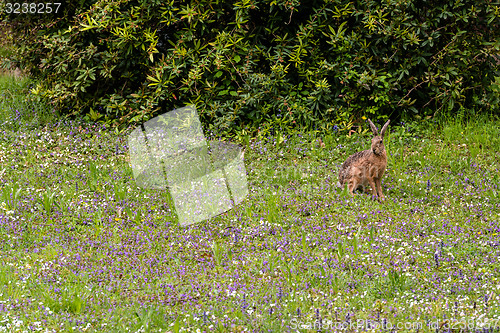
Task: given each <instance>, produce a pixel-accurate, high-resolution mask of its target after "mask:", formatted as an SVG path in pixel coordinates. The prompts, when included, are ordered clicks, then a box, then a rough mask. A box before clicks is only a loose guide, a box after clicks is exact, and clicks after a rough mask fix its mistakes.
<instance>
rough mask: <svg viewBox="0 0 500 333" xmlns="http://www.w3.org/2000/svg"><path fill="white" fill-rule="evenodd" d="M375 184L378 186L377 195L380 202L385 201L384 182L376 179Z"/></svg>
mask: <svg viewBox="0 0 500 333" xmlns="http://www.w3.org/2000/svg"><path fill="white" fill-rule="evenodd" d="M375 183H376V186H377V195H378V197H379V200H385V197H384V193H382V180H381V179H380V178H377V179H375Z"/></svg>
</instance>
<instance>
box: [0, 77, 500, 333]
mask: <svg viewBox="0 0 500 333" xmlns="http://www.w3.org/2000/svg"><path fill="white" fill-rule="evenodd" d="M28 86H29V81H26V80H25V81H22V80H14V79H11V78H8V77H1V78H0V94H1V99H0V332H31V331H34V332H36V331H40V332H210V331H216V332H319V331H322V332H328V331H335V330H336V331H346V332H358V331H374V332H386V331H387V332H389V331H398V332H406V331H408V332H417V331H418V332H446V331H449V332H459V331H462V332H473V331H481V332H493V331H499V330H500V263H499V260H500V258H499V254H500V222H499V220H500V188H499V185H500V121H499V120H498V119H496V118H493V117H486V116H484V117H476V118H470V119H464V118H463V117H460V116H457V117H453V118H449V119H444V120H440V121H434V120H428V121H427V122H423V123H393V124H391V126H390V127H389V129H388V132H387V134H386V140H385V145H386V150H387V151H388V155H389V161H388V169H387V171H386V175H385V177H384V179H383V181H382V185H383V191H384V194H385V195H386V200H385V201H384V202H382V203H379V202H377V201H373V200H371V198H370V197H369V196H368V195H363V194H360V195H356V196H354V197H350V196H349V195H348V194H347V193H346V192H345V191H342V190H340V189H337V188H336V187H335V184H336V182H337V170H338V167H339V166H340V164H341V163H342V162H343V161H344V160H345V159H346V158H347V157H348V156H349V155H350V154H352V153H354V152H356V151H359V150H364V149H368V147H369V143H370V135H369V133H368V126H365V128H364V133H361V134H353V135H351V136H347V135H346V134H343V133H337V132H335V133H329V134H328V135H320V134H317V133H316V134H315V133H302V134H300V133H299V134H296V135H285V134H283V133H280V132H279V131H278V130H277V131H275V132H274V133H273V135H269V136H267V137H264V136H262V137H257V138H253V139H251V140H249V141H248V143H247V147H246V153H245V164H246V170H247V174H248V181H249V184H248V186H249V190H250V193H249V196H248V197H247V198H246V199H245V200H244V201H243V203H241V204H240V205H239V206H237V207H236V208H235V209H233V210H231V211H229V212H226V213H224V214H222V215H220V216H217V217H215V218H213V219H211V220H209V221H205V222H202V223H199V224H195V225H191V226H189V227H187V228H182V227H179V226H178V224H177V222H176V217H175V212H174V211H173V209H172V206H171V204H169V203H170V199H169V197H168V193H165V191H159V190H144V189H140V188H138V187H137V186H136V185H135V182H134V179H133V177H132V171H131V168H130V166H129V164H128V161H127V159H128V155H127V154H128V153H127V135H128V133H130V129H128V130H125V131H123V132H118V131H116V130H114V129H109V128H106V126H104V125H103V124H89V123H84V122H79V121H58V120H57V118H56V115H55V114H54V113H53V112H52V111H51V109H50V107H47V106H43V105H41V104H37V103H34V102H29V98H28V99H27V98H26V95H27V93H26V90H25V89H26V87H28ZM378 126H380V124H378Z"/></svg>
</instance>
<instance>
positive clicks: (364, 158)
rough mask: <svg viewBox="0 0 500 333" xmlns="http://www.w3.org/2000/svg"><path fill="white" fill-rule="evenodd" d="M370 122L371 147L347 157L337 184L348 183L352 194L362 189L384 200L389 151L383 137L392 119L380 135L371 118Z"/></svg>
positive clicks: (341, 185)
mask: <svg viewBox="0 0 500 333" xmlns="http://www.w3.org/2000/svg"><path fill="white" fill-rule="evenodd" d="M368 123H369V124H370V128H371V130H372V132H373V135H374V136H373V138H372V146H371V149H370V150H364V151H360V152H357V153H355V154H353V155H351V156H349V157H348V158H347V160H346V161H345V162H344V163H343V164H342V166H341V167H340V170H339V182H338V183H337V186H339V187H344V185H345V184H347V187H348V189H349V193H350V194H351V195H354V191H355V190H357V189H361V190H363V191H367V192H369V193H371V194H372V195H373V194H375V195H376V196H377V197H378V199H379V200H383V199H384V198H385V197H384V194H383V193H382V184H381V180H382V177H383V176H384V172H385V169H386V168H387V153H386V151H385V147H384V140H383V139H384V134H385V131H386V130H387V126H389V123H390V120H388V121H387V122H386V123H385V124H384V126H383V127H382V130H381V131H380V135H379V133H378V131H377V128H376V127H375V125H374V124H373V123H372V122H371V120H370V119H368ZM368 185H369V186H370V188H368Z"/></svg>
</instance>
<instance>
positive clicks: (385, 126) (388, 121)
mask: <svg viewBox="0 0 500 333" xmlns="http://www.w3.org/2000/svg"><path fill="white" fill-rule="evenodd" d="M390 122H391V120H390V119H389V120H387V122H386V123H385V124H384V126H382V129H381V130H380V136H381V137H384V133H385V130H386V129H387V127H388V126H389V123H390Z"/></svg>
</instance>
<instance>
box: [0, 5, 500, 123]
mask: <svg viewBox="0 0 500 333" xmlns="http://www.w3.org/2000/svg"><path fill="white" fill-rule="evenodd" d="M64 6H65V7H64V8H62V10H61V13H60V14H58V15H54V16H51V15H22V14H20V15H13V14H11V15H8V14H5V11H4V20H9V22H10V25H11V27H12V29H13V32H14V34H15V35H16V38H14V41H15V42H17V43H18V47H19V50H20V52H19V57H18V61H19V62H20V64H22V66H24V67H25V68H26V69H28V70H29V71H30V72H31V74H32V75H34V76H36V77H38V78H40V79H41V81H40V84H39V85H38V86H37V87H36V88H35V89H34V90H33V92H34V93H35V94H39V95H42V96H45V97H47V98H49V99H50V100H51V101H52V103H53V104H55V105H56V106H57V107H58V109H59V110H61V112H62V113H66V114H73V115H76V114H88V116H89V117H90V118H92V119H93V120H105V121H108V122H113V121H114V122H118V123H123V122H142V121H145V120H147V119H149V118H151V117H153V116H155V115H156V114H158V113H160V112H165V111H167V110H170V109H173V108H176V107H181V106H183V105H186V104H196V106H197V108H198V110H199V112H200V115H201V118H202V119H203V120H204V121H205V122H206V123H209V124H211V125H213V126H215V127H217V128H222V129H229V128H235V127H242V126H244V125H245V124H260V123H262V122H263V121H266V120H269V119H279V121H280V122H281V123H283V124H292V123H295V124H297V125H302V126H320V127H321V128H323V129H327V130H331V129H332V128H333V127H334V125H339V127H341V128H347V127H350V126H351V125H352V124H353V122H354V121H356V120H358V119H359V118H360V117H361V116H368V117H371V118H372V119H377V118H384V119H385V118H387V117H388V116H390V117H392V118H394V117H397V116H401V115H415V116H417V117H426V116H433V115H435V114H436V113H438V112H454V111H456V110H458V109H460V108H469V109H475V110H480V109H481V110H488V111H490V112H491V111H497V106H496V105H497V103H498V94H495V93H494V92H493V91H492V90H491V83H492V82H494V80H495V75H498V72H497V71H498V62H497V61H498V58H497V59H495V56H497V55H498V54H499V43H498V37H499V33H498V32H499V31H500V29H499V28H500V27H499V11H498V7H497V6H495V5H494V4H493V3H492V2H490V1H486V0H483V1H461V0H458V1H457V0H446V1H421V0H406V1H405V0H385V1H383V2H382V3H381V2H380V1H351V2H349V1H341V0H332V1H308V2H305V1H304V2H300V1H299V0H288V1H284V0H273V1H269V0H267V1H264V0H261V1H259V0H253V1H252V0H241V1H237V2H226V1H206V0H198V1H175V0H170V1H159V0H153V1H151V0H99V1H80V2H74V3H73V4H72V5H69V4H68V5H64Z"/></svg>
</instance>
